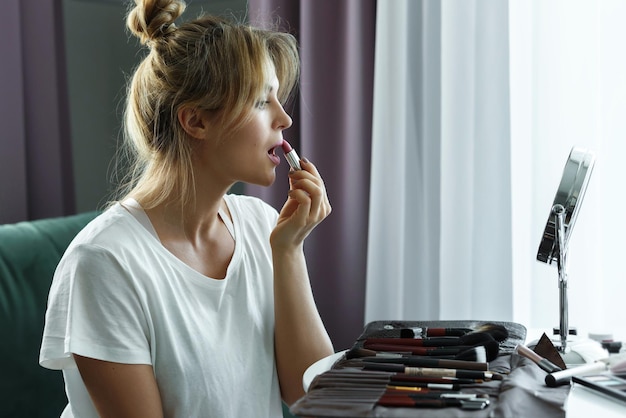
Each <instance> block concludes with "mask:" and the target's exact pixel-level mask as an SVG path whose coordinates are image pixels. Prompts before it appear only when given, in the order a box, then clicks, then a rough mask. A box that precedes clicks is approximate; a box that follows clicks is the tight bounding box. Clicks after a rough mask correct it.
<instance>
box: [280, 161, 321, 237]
mask: <svg viewBox="0 0 626 418" xmlns="http://www.w3.org/2000/svg"><path fill="white" fill-rule="evenodd" d="M300 166H301V167H302V170H295V171H290V172H289V185H290V190H289V197H288V198H287V201H286V202H285V204H284V205H283V208H282V209H281V211H280V214H279V217H278V222H277V224H276V228H274V231H273V232H272V235H271V237H270V242H271V244H272V247H273V248H274V249H276V248H284V249H288V248H294V247H300V246H302V243H303V242H304V239H305V238H306V237H307V236H308V235H309V234H310V233H311V231H312V230H313V228H315V227H316V226H317V225H318V224H319V223H320V222H322V220H324V218H326V217H327V216H328V215H329V214H330V212H331V206H330V202H329V201H328V195H327V194H326V186H325V185H324V181H323V180H322V177H321V176H320V173H319V172H318V171H317V168H316V167H315V165H314V164H313V163H311V162H310V161H308V160H307V159H306V158H303V159H302V160H301V161H300Z"/></svg>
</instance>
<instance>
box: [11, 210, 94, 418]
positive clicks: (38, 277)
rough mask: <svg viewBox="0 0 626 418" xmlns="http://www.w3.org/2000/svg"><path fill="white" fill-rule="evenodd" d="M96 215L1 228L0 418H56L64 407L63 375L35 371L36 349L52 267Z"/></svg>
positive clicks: (41, 330)
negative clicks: (0, 338)
mask: <svg viewBox="0 0 626 418" xmlns="http://www.w3.org/2000/svg"><path fill="white" fill-rule="evenodd" d="M96 215H97V212H89V213H83V214H79V215H73V216H67V217H60V218H51V219H43V220H37V221H30V222H20V223H16V224H10V225H1V226H0V333H2V336H3V338H2V342H1V343H0V370H1V371H2V374H0V393H1V394H2V395H1V398H2V401H1V402H0V417H13V418H20V417H28V418H40V417H41V418H44V417H45V418H50V417H55V416H56V417H58V416H60V415H61V412H62V411H63V408H64V407H65V405H66V404H67V398H66V397H65V387H64V383H63V376H62V374H61V373H59V372H55V371H51V370H47V369H44V368H43V367H40V366H39V346H40V345H41V336H42V332H43V324H44V315H45V312H46V302H47V299H48V291H49V290H50V284H51V282H52V276H53V274H54V270H55V268H56V265H57V264H58V262H59V260H60V259H61V256H62V255H63V252H64V251H65V248H66V247H67V245H68V244H69V243H70V241H71V240H72V239H73V238H74V236H75V235H76V234H77V233H78V232H79V231H80V230H81V229H82V228H83V227H84V226H85V225H86V224H87V223H88V222H89V221H90V220H92V219H93V218H94V217H95V216H96Z"/></svg>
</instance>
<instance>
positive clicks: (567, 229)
mask: <svg viewBox="0 0 626 418" xmlns="http://www.w3.org/2000/svg"><path fill="white" fill-rule="evenodd" d="M594 162H595V156H594V155H593V153H591V152H589V151H587V150H585V149H582V148H576V147H573V148H572V149H571V151H570V154H569V157H568V158H567V161H566V163H565V167H564V169H563V175H562V177H561V182H560V183H559V187H558V189H557V191H556V195H555V197H554V201H553V203H552V207H551V208H550V214H549V216H548V220H547V222H546V226H545V229H544V232H543V236H542V238H541V241H540V243H539V249H538V251H537V260H538V261H541V262H543V263H546V264H552V263H553V262H554V263H556V265H557V267H558V274H559V317H560V318H559V328H558V329H557V328H554V330H553V335H555V336H556V335H557V334H558V337H557V338H558V340H560V341H553V342H554V345H555V346H556V347H557V349H558V350H559V353H560V354H561V357H563V360H564V362H565V363H566V364H576V363H581V362H584V360H582V357H581V356H580V355H579V354H578V353H577V348H576V345H577V344H576V343H577V342H578V341H577V340H576V339H575V338H573V339H572V340H569V341H568V339H569V337H570V336H576V334H577V332H576V329H574V328H572V329H570V328H569V319H568V301H567V280H568V278H567V247H568V243H569V238H570V235H571V233H572V229H573V227H574V223H575V221H576V217H577V215H578V212H579V210H580V205H581V203H582V200H583V197H584V195H585V191H586V189H587V184H588V183H589V178H590V176H591V171H592V169H593V166H594ZM559 343H560V345H559ZM569 343H572V344H569Z"/></svg>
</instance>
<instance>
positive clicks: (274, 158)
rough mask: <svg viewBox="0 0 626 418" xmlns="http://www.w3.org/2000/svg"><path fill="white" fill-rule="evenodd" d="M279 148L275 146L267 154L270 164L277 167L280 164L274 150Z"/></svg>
mask: <svg viewBox="0 0 626 418" xmlns="http://www.w3.org/2000/svg"><path fill="white" fill-rule="evenodd" d="M279 146H280V145H277V146H275V147H273V148H272V149H270V150H269V151H268V152H267V156H268V157H269V158H270V160H271V161H272V163H274V165H279V164H280V157H279V156H278V155H276V148H278V147H279Z"/></svg>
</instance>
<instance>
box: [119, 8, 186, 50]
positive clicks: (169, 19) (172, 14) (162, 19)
mask: <svg viewBox="0 0 626 418" xmlns="http://www.w3.org/2000/svg"><path fill="white" fill-rule="evenodd" d="M135 4H136V6H135V7H134V8H133V9H132V10H131V11H130V12H129V13H128V17H127V18H126V26H128V29H130V31H131V32H132V33H133V34H134V35H135V36H137V37H138V38H139V40H140V42H141V43H142V44H143V45H145V44H147V43H149V42H150V41H155V40H158V39H160V38H162V37H163V36H165V35H167V34H169V33H172V32H173V31H174V30H175V29H176V26H175V25H174V21H175V20H176V19H177V18H178V17H179V16H180V15H181V14H182V13H183V12H184V11H185V7H186V6H187V5H186V4H185V2H184V1H183V0H135Z"/></svg>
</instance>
